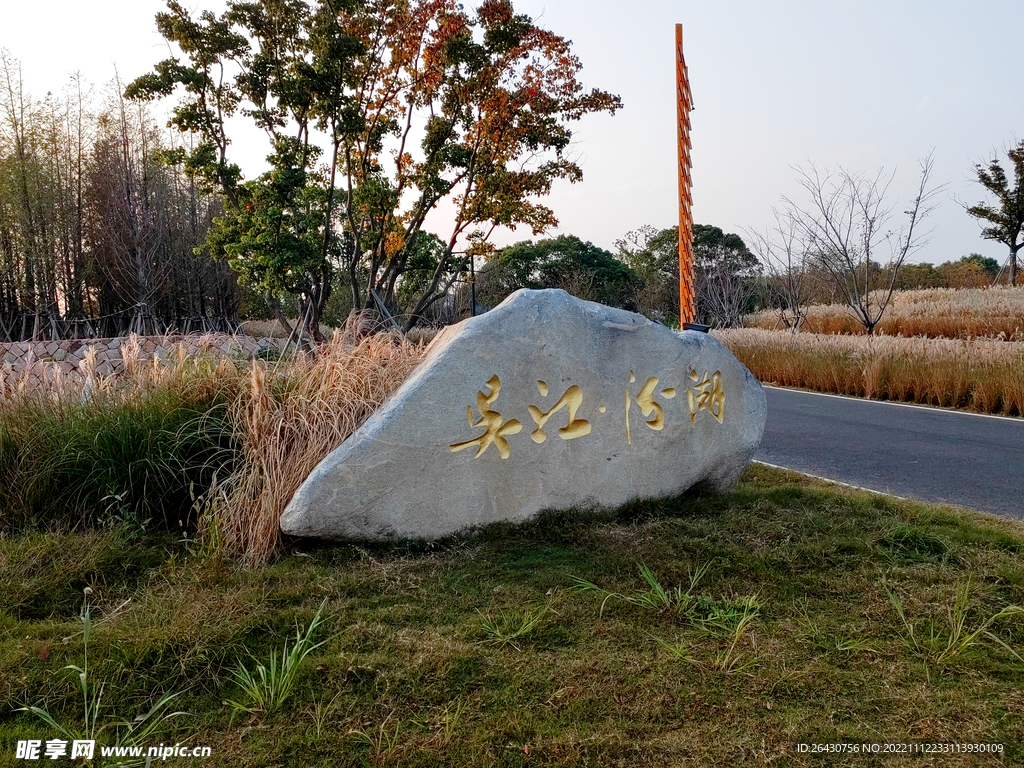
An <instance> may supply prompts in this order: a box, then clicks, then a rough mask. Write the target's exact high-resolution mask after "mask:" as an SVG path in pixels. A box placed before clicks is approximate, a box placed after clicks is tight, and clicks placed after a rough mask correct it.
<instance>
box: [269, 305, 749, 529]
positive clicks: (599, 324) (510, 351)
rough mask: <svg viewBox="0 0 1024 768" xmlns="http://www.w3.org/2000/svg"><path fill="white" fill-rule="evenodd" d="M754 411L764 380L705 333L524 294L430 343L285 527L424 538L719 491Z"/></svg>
mask: <svg viewBox="0 0 1024 768" xmlns="http://www.w3.org/2000/svg"><path fill="white" fill-rule="evenodd" d="M765 415H766V409H765V395H764V392H763V390H762V389H761V385H760V384H759V383H758V382H757V380H756V379H754V377H753V376H752V375H751V373H750V372H749V371H748V370H747V369H746V368H745V367H743V366H742V365H741V364H740V363H739V362H738V361H737V360H736V358H735V357H733V355H732V353H731V352H729V350H728V349H726V348H725V347H724V346H723V345H722V344H721V343H719V342H718V341H716V340H715V339H714V338H713V337H712V336H709V335H707V334H704V333H699V332H696V331H684V332H681V333H677V332H674V331H672V330H670V329H669V328H666V327H665V326H663V325H659V324H658V323H655V322H652V321H651V320H648V319H647V318H645V317H643V316H641V315H637V314H633V313H631V312H626V311H624V310H621V309H613V308H611V307H606V306H603V305H601V304H595V303H593V302H588V301H581V300H579V299H576V298H574V297H572V296H570V295H569V294H567V293H565V292H564V291H558V290H543V291H528V290H522V291H518V292H516V293H514V294H512V295H511V296H509V297H508V299H506V300H505V301H504V302H503V303H502V304H501V305H500V306H498V307H497V308H495V309H493V310H491V311H490V312H487V313H486V314H484V315H481V316H480V317H476V318H473V319H471V320H466V321H464V322H461V323H459V324H458V325H454V326H451V327H449V328H446V329H445V330H444V331H443V332H442V333H441V334H439V335H438V336H437V338H435V339H434V341H433V342H432V343H431V344H430V347H429V348H428V351H427V355H426V357H425V358H424V360H423V362H422V363H421V364H420V366H419V367H418V368H417V369H416V371H415V372H414V373H413V374H412V376H410V377H409V379H408V381H406V382H405V384H403V385H402V386H401V388H399V389H398V390H397V391H396V392H395V394H394V395H392V397H391V399H390V400H388V401H387V402H386V403H385V404H384V406H383V407H382V408H381V409H380V410H378V411H377V412H376V413H375V414H373V416H371V417H370V418H369V419H368V420H367V421H366V423H365V424H363V426H362V427H360V429H359V430H357V431H356V432H355V433H354V434H353V435H352V436H351V437H350V438H349V439H348V440H346V441H345V443H344V444H343V445H342V446H341V447H340V448H338V449H337V450H335V451H334V452H333V453H331V454H330V455H329V456H327V458H325V459H324V460H323V461H322V462H321V463H320V464H319V465H318V466H317V468H316V469H314V470H313V472H312V473H311V474H310V476H309V477H308V478H307V479H306V481H305V482H304V483H303V484H302V486H300V488H299V489H298V491H296V493H295V495H294V496H293V497H292V499H291V501H290V502H289V504H288V507H287V508H286V509H285V511H284V514H283V515H282V517H281V528H282V530H283V531H284V532H285V533H288V534H293V535H299V536H316V537H322V538H332V539H362V540H384V539H391V538H424V539H433V538H438V537H441V536H445V535H447V534H450V533H453V532H455V531H458V530H461V529H464V528H468V527H470V526H478V525H486V524H487V523H493V522H496V521H499V520H508V521H520V520H526V519H528V518H530V517H531V516H533V515H535V514H537V513H538V512H540V511H541V510H544V509H564V508H568V507H572V506H576V505H591V504H595V503H596V504H599V505H603V506H615V505H619V504H623V503H625V502H627V501H629V500H631V499H636V498H644V497H657V496H667V495H673V494H678V493H682V492H683V491H686V490H687V489H689V488H691V487H693V486H695V485H696V486H699V487H700V488H701V489H702V490H705V491H707V492H721V491H725V490H727V489H728V488H730V487H731V486H732V484H733V483H734V482H735V481H736V479H737V478H738V477H739V475H740V473H741V472H742V471H743V468H744V467H745V466H746V465H747V463H748V462H749V461H750V459H751V457H752V455H753V453H754V450H755V448H756V447H757V445H758V443H759V442H760V440H761V435H762V433H763V432H764V424H765Z"/></svg>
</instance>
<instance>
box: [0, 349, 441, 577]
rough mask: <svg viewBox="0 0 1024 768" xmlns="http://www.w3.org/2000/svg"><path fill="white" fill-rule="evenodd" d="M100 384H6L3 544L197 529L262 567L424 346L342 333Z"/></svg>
mask: <svg viewBox="0 0 1024 768" xmlns="http://www.w3.org/2000/svg"><path fill="white" fill-rule="evenodd" d="M121 353H122V358H123V359H124V361H125V366H124V372H123V373H121V374H118V375H117V376H106V377H104V376H99V375H98V374H97V373H96V363H95V355H94V354H91V353H90V354H87V355H86V358H85V360H84V361H83V363H82V366H81V368H80V369H79V370H77V371H75V372H73V373H72V374H63V373H62V372H61V371H60V370H59V369H58V368H56V367H54V366H52V365H49V366H47V364H45V363H37V364H36V369H33V368H32V367H29V368H26V370H25V371H24V373H23V375H22V376H21V378H20V379H17V380H12V379H7V380H0V381H4V382H5V383H3V384H0V532H3V531H6V530H13V529H17V528H20V527H24V526H25V525H38V526H43V527H52V526H54V525H56V526H62V527H68V526H76V525H83V524H84V525H90V526H92V525H120V524H126V525H128V526H130V527H131V528H133V529H135V530H138V529H139V528H144V527H146V526H147V525H149V524H150V523H155V524H156V525H159V526H162V527H178V526H185V527H194V526H197V527H198V528H199V530H200V531H201V532H202V533H203V534H204V535H205V536H206V538H207V541H208V542H210V543H212V544H215V545H216V546H217V547H220V548H222V549H223V551H224V552H225V553H226V554H230V555H234V556H239V557H241V558H243V559H244V560H245V561H246V562H248V563H252V564H259V563H262V562H266V561H267V559H269V558H270V557H271V556H272V555H273V554H274V553H275V552H276V551H277V549H278V548H279V545H280V543H281V534H280V530H279V527H278V520H279V518H280V515H281V512H282V511H283V510H284V507H285V505H286V504H287V503H288V500H289V499H290V498H291V496H292V494H293V493H294V492H295V490H296V489H297V488H298V486H299V484H300V483H301V482H302V481H303V480H304V479H305V478H306V477H307V476H308V475H309V473H310V471H311V470H312V469H313V467H315V466H316V464H317V463H318V462H319V461H320V460H321V459H322V458H324V457H325V456H326V455H327V454H328V453H330V451H332V450H333V449H334V448H336V447H338V446H339V445H340V444H341V442H342V441H343V440H344V439H345V438H346V437H348V436H349V435H350V434H351V433H352V432H354V431H355V430H356V429H357V428H358V427H359V425H361V424H362V423H363V421H365V420H366V418H367V417H368V416H369V415H370V414H372V413H373V412H374V411H375V410H376V409H377V408H378V407H379V406H380V405H381V403H383V402H384V400H385V398H386V397H387V396H388V395H389V394H390V393H391V392H392V391H394V390H395V389H396V388H397V387H398V386H399V385H400V384H401V383H402V382H403V381H404V380H405V379H406V377H407V376H408V375H409V373H410V372H411V371H412V369H413V367H414V366H415V365H416V363H417V362H418V361H419V360H420V358H421V356H422V347H421V346H415V345H411V344H408V343H406V342H405V341H404V340H403V339H402V338H401V337H400V336H395V335H387V334H382V335H378V336H371V337H368V338H366V339H364V340H363V341H362V342H360V343H359V344H358V345H356V346H354V347H353V346H352V345H350V344H347V343H345V342H344V341H343V339H342V337H341V335H340V334H337V333H336V334H335V336H334V338H333V340H332V341H331V342H330V343H329V344H326V345H323V346H321V347H320V348H319V349H317V350H316V351H315V352H314V353H312V354H307V353H302V354H298V355H296V356H294V357H290V358H285V359H282V360H279V361H274V362H267V361H265V360H261V359H256V360H232V359H227V358H218V357H216V356H214V355H213V354H210V355H205V356H200V357H193V356H189V355H187V354H186V353H185V351H184V347H179V351H178V354H177V355H171V356H170V358H169V359H166V360H165V359H161V358H159V357H153V358H152V359H144V357H143V356H142V355H141V354H140V351H139V344H138V341H137V339H132V340H130V341H129V342H128V343H127V344H126V345H125V346H124V347H123V348H122V351H121Z"/></svg>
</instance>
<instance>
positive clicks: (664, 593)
mask: <svg viewBox="0 0 1024 768" xmlns="http://www.w3.org/2000/svg"><path fill="white" fill-rule="evenodd" d="M710 568H711V563H710V562H707V563H703V564H701V565H699V566H697V568H696V569H695V570H693V571H691V572H690V584H689V586H688V587H687V588H686V589H685V590H684V589H683V587H682V585H677V586H676V587H673V588H670V589H665V587H663V586H662V585H661V583H660V582H659V581H658V577H657V576H656V575H655V573H654V571H652V570H651V569H650V568H648V567H647V566H646V565H645V564H643V563H641V564H640V565H639V569H640V575H641V576H643V578H644V581H645V582H647V587H648V590H647V591H646V592H637V593H636V594H632V595H625V594H622V593H620V592H610V591H608V590H607V589H603V588H601V587H599V586H597V584H594V583H593V582H591V581H587V580H586V579H581V578H579V577H577V576H573V577H572V580H573V586H574V587H575V588H576V589H579V590H583V591H592V592H598V593H600V594H602V595H604V600H602V601H601V615H604V607H605V605H606V604H607V603H608V601H609V600H612V599H615V600H621V601H622V602H626V603H630V604H631V605H639V606H640V607H642V608H647V609H650V610H653V611H656V612H658V613H661V612H664V611H673V612H675V613H678V614H685V613H687V611H688V610H689V609H690V607H691V605H692V604H693V602H694V596H693V590H694V589H696V588H697V584H699V583H700V581H701V579H703V578H704V577H705V576H706V575H707V572H708V570H709V569H710Z"/></svg>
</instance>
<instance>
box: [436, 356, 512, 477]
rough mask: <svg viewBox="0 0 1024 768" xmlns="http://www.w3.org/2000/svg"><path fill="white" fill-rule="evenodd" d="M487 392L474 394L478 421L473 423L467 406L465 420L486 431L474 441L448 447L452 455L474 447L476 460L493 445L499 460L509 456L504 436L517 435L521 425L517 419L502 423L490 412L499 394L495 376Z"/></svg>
mask: <svg viewBox="0 0 1024 768" xmlns="http://www.w3.org/2000/svg"><path fill="white" fill-rule="evenodd" d="M487 392H488V394H486V395H485V394H484V393H483V392H477V393H476V407H477V410H478V411H480V418H479V419H477V420H476V421H474V420H473V409H472V408H471V407H470V406H468V405H467V406H466V419H467V420H468V421H469V426H471V427H479V426H486V427H487V431H486V432H484V433H483V434H482V435H480V437H478V438H476V439H474V440H467V441H466V442H464V443H456V444H455V445H451V446H448V447H449V450H451V451H452V452H453V453H454V452H455V451H461V450H463V449H464V448H469V447H471V446H474V445H475V446H477V449H476V456H474V458H476V457H477V456H480V455H481V454H482V453H483V452H484V451H486V450H487V449H488V447H490V445H491V444H492V443H493V444H494V447H495V448H497V449H498V453H499V454H500V455H501V458H503V459H507V458H508V457H509V455H511V453H512V450H511V449H510V448H509V446H508V440H506V439H505V435H514V434H517V433H518V432H520V431H522V429H523V425H522V424H521V423H519V421H518V420H517V419H509V420H508V421H503V420H502V417H501V414H500V413H498V412H497V411H492V410H491V404H492V403H493V402H494V401H495V400H497V399H498V395H499V394H501V380H500V379H499V378H498V377H497V375H494V376H491V378H490V379H489V380H488V381H487Z"/></svg>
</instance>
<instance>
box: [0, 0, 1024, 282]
mask: <svg viewBox="0 0 1024 768" xmlns="http://www.w3.org/2000/svg"><path fill="white" fill-rule="evenodd" d="M5 5H6V6H7V7H5V8H4V10H2V11H0V47H5V48H7V49H8V50H9V51H10V52H11V54H13V55H14V56H15V57H17V58H19V59H20V60H21V61H22V63H23V67H24V73H25V79H26V84H27V85H28V87H29V89H30V90H31V91H32V93H33V94H35V95H37V96H42V95H43V94H45V92H46V91H47V90H54V91H59V90H60V88H61V86H62V84H63V83H64V81H65V80H66V77H67V75H68V74H69V73H70V72H71V71H73V70H75V69H79V70H81V72H82V73H83V75H84V76H85V78H86V79H88V80H91V81H93V82H96V83H102V82H104V81H106V80H108V79H109V78H110V77H111V76H112V74H113V68H114V65H115V64H116V65H117V67H118V68H119V70H120V72H121V76H122V78H123V79H125V80H130V79H132V78H134V77H135V76H137V75H138V74H141V73H142V72H144V71H146V70H148V69H149V67H150V66H151V65H152V64H153V63H154V62H156V61H157V60H159V59H161V58H164V57H165V56H166V55H167V50H166V47H164V46H163V45H162V40H161V38H160V37H159V35H158V34H157V33H156V31H155V25H154V23H153V16H154V14H155V13H156V12H157V11H158V10H160V9H161V8H162V7H163V2H162V0H103V1H99V2H91V3H82V2H80V1H77V0H76V1H75V2H69V1H68V0H56V1H51V2H40V3H27V2H26V3H18V4H16V5H15V4H14V3H7V4H5ZM12 5H13V6H14V7H11V6H12ZM186 5H192V6H193V7H200V4H199V3H195V2H193V3H190V2H189V1H188V0H186ZM515 6H516V9H517V10H519V11H521V12H525V13H528V14H530V15H531V16H533V17H534V18H535V19H538V20H539V21H540V22H541V24H542V25H543V26H545V27H547V28H549V29H551V30H552V31H554V32H556V33H558V34H561V35H563V36H565V37H568V38H570V39H572V40H573V41H574V50H575V51H576V53H577V54H578V55H579V56H580V58H581V59H582V60H583V63H584V70H583V79H584V82H585V84H586V85H587V87H592V86H595V87H600V88H603V89H605V90H609V91H612V92H614V93H618V94H619V95H621V97H622V99H623V102H624V105H625V107H624V109H623V110H622V111H621V112H619V113H618V114H617V115H616V116H615V117H608V116H606V115H600V116H594V117H588V118H587V119H585V120H584V121H583V122H582V123H581V124H579V126H578V131H577V138H578V139H579V140H580V141H579V143H578V145H577V147H576V150H577V151H578V152H579V153H580V156H581V159H582V163H583V169H584V180H583V182H581V183H580V184H577V185H574V186H570V185H568V184H565V185H562V186H560V187H558V188H556V190H555V192H554V194H553V195H552V197H551V199H550V204H551V205H552V207H553V208H554V209H555V211H556V213H557V214H558V216H559V218H560V219H561V222H562V226H561V230H560V231H562V232H571V233H573V234H576V235H578V236H580V237H581V238H583V239H586V240H591V241H593V242H594V243H596V244H598V245H601V246H603V247H606V248H612V245H613V242H614V241H615V239H616V238H618V237H621V236H622V235H623V234H625V233H626V232H627V231H629V230H631V229H635V228H637V227H640V226H641V225H644V224H652V225H655V226H658V227H662V226H670V225H672V224H674V223H675V217H676V181H675V123H674V120H675V103H674V64H673V55H674V51H673V48H674V25H675V23H676V22H680V23H682V24H683V29H684V47H685V51H686V60H687V65H688V67H689V72H690V81H691V85H692V89H693V95H694V102H695V105H696V110H695V111H694V113H693V114H692V116H691V118H692V123H693V133H692V138H693V144H694V149H693V164H694V169H693V176H694V190H693V192H694V217H695V220H696V221H697V222H699V223H703V224H715V225H718V226H720V227H722V228H723V229H726V230H727V231H736V232H741V233H742V231H743V229H744V228H763V227H765V226H767V225H768V224H769V223H770V221H771V209H772V207H773V206H776V205H778V204H779V198H780V196H781V195H782V194H787V195H790V196H795V195H798V194H799V191H800V190H799V187H798V185H797V183H796V180H795V172H794V171H793V170H792V166H794V165H806V164H807V163H808V162H809V161H810V162H814V163H816V164H817V165H818V166H819V167H827V166H830V165H834V164H836V163H839V164H842V165H843V166H844V167H847V168H849V169H850V170H853V171H865V172H868V171H875V170H877V169H878V168H879V167H880V166H884V167H886V168H887V169H890V170H892V169H894V168H898V169H899V170H898V174H897V179H896V183H895V184H894V191H896V192H898V193H899V194H900V195H901V196H902V197H901V199H902V200H906V198H907V196H908V195H909V194H910V192H911V190H912V187H913V185H914V182H915V180H916V175H917V163H918V160H919V159H920V158H922V157H924V156H925V155H926V154H927V153H928V152H929V150H931V149H933V148H934V150H935V160H936V166H935V178H936V180H937V181H938V182H941V183H946V184H948V189H947V191H946V192H945V193H944V194H943V195H941V197H940V203H941V205H940V207H939V209H938V210H937V211H936V212H935V213H934V214H933V216H932V218H931V220H930V226H931V227H933V228H934V234H933V235H932V237H931V242H930V243H929V245H928V246H927V247H926V248H925V249H923V250H922V251H921V252H920V253H919V254H917V256H916V257H915V260H925V261H932V262H935V263H940V262H942V261H946V260H949V259H956V258H959V257H960V256H962V255H964V254H966V253H969V252H972V251H976V252H980V253H983V254H985V255H987V256H993V257H996V258H999V259H1000V260H1002V259H1003V258H1004V257H1005V249H1004V248H1003V247H1002V246H1000V245H999V244H996V243H991V242H986V241H983V240H981V239H980V237H979V235H978V232H979V227H978V225H977V223H976V222H974V221H973V220H972V219H970V218H969V217H968V216H967V215H966V214H965V213H964V212H963V210H962V208H961V207H960V206H959V205H958V204H957V202H956V201H955V200H954V197H955V198H958V199H960V200H967V201H969V202H975V201H977V200H979V199H981V194H980V192H981V190H980V187H978V186H977V185H976V184H973V183H972V182H971V180H970V172H971V169H972V166H973V164H974V163H975V162H978V161H981V160H985V159H986V158H987V157H989V156H990V155H991V153H992V151H993V150H994V149H999V148H1001V147H1002V146H1004V145H1006V144H1008V143H1009V142H1012V141H1014V140H1015V139H1016V138H1024V98H1022V97H1024V93H1022V91H1024V86H1022V77H1021V74H1022V68H1021V67H1020V65H1019V64H1018V60H1019V59H1020V57H1021V54H1020V53H1019V45H1020V31H1021V29H1024V3H1021V2H1020V0H1016V1H1014V0H976V1H975V2H972V3H964V2H952V1H951V0H888V1H887V2H885V1H882V0H859V1H856V2H854V1H853V0H849V1H848V2H845V3H837V2H834V1H833V2H822V1H821V0H817V1H815V0H775V1H774V2H764V0H640V1H639V2H634V3H631V4H629V5H628V6H627V4H625V3H622V2H611V0H589V1H586V0H516V1H515ZM201 7H211V8H217V7H218V4H217V3H216V2H215V1H214V0H203V2H202V3H201ZM627 7H628V9H629V10H625V9H626V8H627ZM528 236H529V233H525V232H524V233H519V234H509V235H507V236H505V237H503V238H502V240H503V241H505V242H508V241H514V240H517V239H521V238H524V237H528Z"/></svg>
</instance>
